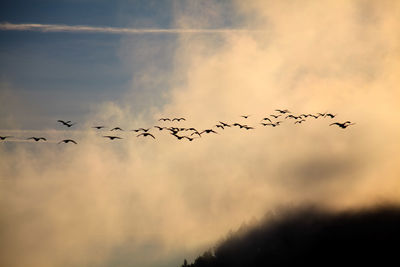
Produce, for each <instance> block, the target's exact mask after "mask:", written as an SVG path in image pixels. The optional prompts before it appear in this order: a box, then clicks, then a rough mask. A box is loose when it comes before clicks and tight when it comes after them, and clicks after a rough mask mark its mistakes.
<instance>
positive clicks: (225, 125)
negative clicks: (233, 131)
mask: <svg viewBox="0 0 400 267" xmlns="http://www.w3.org/2000/svg"><path fill="white" fill-rule="evenodd" d="M219 123H220V124H221V125H222V126H224V127H231V126H230V125H229V124H227V123H225V122H222V121H219Z"/></svg>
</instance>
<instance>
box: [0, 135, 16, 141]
mask: <svg viewBox="0 0 400 267" xmlns="http://www.w3.org/2000/svg"><path fill="white" fill-rule="evenodd" d="M11 137H14V136H9V135H6V136H0V140H6V139H7V138H11Z"/></svg>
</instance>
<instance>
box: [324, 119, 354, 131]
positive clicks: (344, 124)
mask: <svg viewBox="0 0 400 267" xmlns="http://www.w3.org/2000/svg"><path fill="white" fill-rule="evenodd" d="M354 124H355V123H351V121H346V122H343V123H340V122H334V123H331V124H329V126H332V125H337V126H339V127H340V128H342V129H346V128H347V127H349V126H350V125H354Z"/></svg>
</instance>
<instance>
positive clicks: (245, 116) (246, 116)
mask: <svg viewBox="0 0 400 267" xmlns="http://www.w3.org/2000/svg"><path fill="white" fill-rule="evenodd" d="M240 117H242V118H245V119H247V118H248V117H250V115H242V116H240Z"/></svg>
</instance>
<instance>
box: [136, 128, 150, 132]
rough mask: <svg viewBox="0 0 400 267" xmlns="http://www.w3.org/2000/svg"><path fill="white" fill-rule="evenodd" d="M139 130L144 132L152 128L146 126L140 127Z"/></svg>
mask: <svg viewBox="0 0 400 267" xmlns="http://www.w3.org/2000/svg"><path fill="white" fill-rule="evenodd" d="M138 130H139V131H143V132H148V131H149V130H150V128H147V129H145V128H139V129H138Z"/></svg>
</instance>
